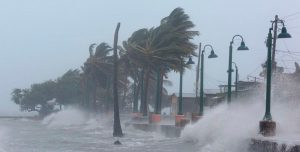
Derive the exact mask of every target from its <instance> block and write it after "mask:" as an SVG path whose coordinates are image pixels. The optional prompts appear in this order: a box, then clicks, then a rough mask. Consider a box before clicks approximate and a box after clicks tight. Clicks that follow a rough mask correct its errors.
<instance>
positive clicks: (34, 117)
mask: <svg viewBox="0 0 300 152" xmlns="http://www.w3.org/2000/svg"><path fill="white" fill-rule="evenodd" d="M23 118H25V119H31V120H39V119H40V118H39V117H37V116H0V119H23Z"/></svg>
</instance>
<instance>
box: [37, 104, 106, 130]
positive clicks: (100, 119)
mask: <svg viewBox="0 0 300 152" xmlns="http://www.w3.org/2000/svg"><path fill="white" fill-rule="evenodd" d="M110 122H111V121H109V120H108V119H105V117H104V116H103V115H101V114H97V115H95V114H91V113H87V112H84V111H82V110H79V109H76V108H68V109H65V110H61V111H58V112H56V113H52V114H50V115H49V116H47V117H45V118H44V119H43V120H42V122H41V123H42V124H43V125H46V126H47V127H48V128H63V129H68V128H81V129H86V130H89V129H101V128H103V127H106V126H109V125H110Z"/></svg>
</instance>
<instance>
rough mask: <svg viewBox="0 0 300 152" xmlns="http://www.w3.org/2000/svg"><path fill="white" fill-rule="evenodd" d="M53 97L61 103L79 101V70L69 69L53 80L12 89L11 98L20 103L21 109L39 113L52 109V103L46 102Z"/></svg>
mask: <svg viewBox="0 0 300 152" xmlns="http://www.w3.org/2000/svg"><path fill="white" fill-rule="evenodd" d="M54 99H56V102H57V103H59V104H63V105H67V104H71V103H78V102H79V101H80V99H81V90H80V72H79V70H69V71H68V72H66V73H65V74H64V75H63V76H62V77H60V78H58V79H57V80H55V81H53V80H49V81H45V82H43V83H37V84H32V85H31V86H30V88H26V89H14V90H13V91H12V100H13V101H14V102H15V103H16V104H19V105H20V107H21V111H38V112H39V113H40V114H41V115H46V114H48V113H50V112H51V111H53V108H54V105H53V104H50V103H48V102H49V101H50V100H54Z"/></svg>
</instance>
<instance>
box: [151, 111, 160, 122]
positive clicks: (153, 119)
mask: <svg viewBox="0 0 300 152" xmlns="http://www.w3.org/2000/svg"><path fill="white" fill-rule="evenodd" d="M160 121H161V117H160V114H154V113H153V114H151V115H150V119H149V123H154V124H157V123H160Z"/></svg>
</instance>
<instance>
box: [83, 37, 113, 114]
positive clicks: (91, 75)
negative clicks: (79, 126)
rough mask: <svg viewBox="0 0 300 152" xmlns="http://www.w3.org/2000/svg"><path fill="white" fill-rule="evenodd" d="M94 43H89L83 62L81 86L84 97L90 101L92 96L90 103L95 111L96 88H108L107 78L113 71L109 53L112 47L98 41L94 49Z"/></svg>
mask: <svg viewBox="0 0 300 152" xmlns="http://www.w3.org/2000/svg"><path fill="white" fill-rule="evenodd" d="M95 45H96V44H91V45H90V47H89V53H90V57H89V58H88V59H87V61H86V62H85V63H84V66H83V67H82V70H83V73H84V74H83V78H82V82H83V84H84V85H83V86H84V89H86V91H85V92H86V99H87V100H88V101H87V102H88V103H90V101H89V99H90V97H91V98H92V103H91V104H90V106H91V107H93V109H94V111H96V110H97V109H96V107H97V105H96V100H97V90H99V87H100V88H106V89H108V88H109V86H108V85H110V84H109V83H107V82H110V81H109V79H110V77H111V76H112V73H113V67H112V66H113V59H112V56H110V55H109V53H110V52H111V51H112V48H111V47H110V46H109V45H108V44H107V43H104V42H103V43H100V44H99V45H98V46H97V47H96V50H95V53H94V50H93V48H94V46H95Z"/></svg>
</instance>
